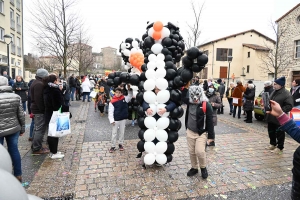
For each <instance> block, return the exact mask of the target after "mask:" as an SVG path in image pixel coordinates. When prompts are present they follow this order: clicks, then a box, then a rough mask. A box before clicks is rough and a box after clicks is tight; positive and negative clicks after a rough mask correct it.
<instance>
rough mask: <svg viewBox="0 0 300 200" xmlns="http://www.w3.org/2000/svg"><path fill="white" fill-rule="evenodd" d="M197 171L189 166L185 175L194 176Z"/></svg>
mask: <svg viewBox="0 0 300 200" xmlns="http://www.w3.org/2000/svg"><path fill="white" fill-rule="evenodd" d="M197 173H198V169H194V168H191V169H190V170H189V171H188V173H187V176H194V175H196V174H197Z"/></svg>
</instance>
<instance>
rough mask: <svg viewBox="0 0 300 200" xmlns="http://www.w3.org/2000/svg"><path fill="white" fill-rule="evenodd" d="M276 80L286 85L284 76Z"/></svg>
mask: <svg viewBox="0 0 300 200" xmlns="http://www.w3.org/2000/svg"><path fill="white" fill-rule="evenodd" d="M274 82H275V83H277V84H278V85H281V86H284V85H285V77H284V76H282V77H280V78H279V79H276V80H275V81H274Z"/></svg>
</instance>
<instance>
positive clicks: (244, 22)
mask: <svg viewBox="0 0 300 200" xmlns="http://www.w3.org/2000/svg"><path fill="white" fill-rule="evenodd" d="M32 1H36V0H24V31H25V32H24V50H25V54H27V53H36V50H35V48H34V46H33V44H36V42H35V41H34V40H33V39H32V38H31V36H30V33H29V31H28V26H29V25H30V18H31V16H30V13H29V12H28V11H29V10H30V9H32ZM48 1H53V0H48ZM194 2H195V3H196V5H197V4H200V5H201V4H202V3H203V2H204V1H203V0H195V1H194ZM298 3H299V0H226V1H224V0H206V1H205V6H204V10H203V14H202V16H201V29H202V34H201V39H200V43H203V42H208V41H211V40H214V39H217V38H220V37H224V36H227V35H231V34H234V33H238V32H242V31H246V30H249V29H255V30H257V31H259V32H261V33H262V34H265V35H267V36H269V37H271V38H274V35H273V32H272V30H271V28H270V26H269V23H270V21H271V20H273V21H275V20H277V19H278V18H280V17H281V16H282V15H284V14H285V13H286V12H288V11H289V10H290V9H291V8H293V7H294V6H295V5H297V4H298ZM73 11H74V12H76V13H78V14H79V15H80V17H81V18H82V19H83V21H84V23H85V27H86V28H88V34H89V35H90V36H91V38H92V41H91V44H90V45H91V46H92V47H93V52H100V51H101V48H103V47H107V46H111V47H114V48H117V49H118V47H119V44H120V43H121V42H122V41H123V40H125V39H126V38H127V37H135V38H139V39H141V38H142V35H143V34H144V33H145V31H146V24H147V21H157V20H159V21H162V22H168V21H170V22H174V23H177V24H178V25H179V27H180V32H181V34H182V36H183V37H184V38H186V36H187V34H186V31H187V25H186V23H193V22H194V18H193V12H192V10H191V5H190V1H189V0H151V1H149V0H147V1H145V0H78V5H77V6H76V7H74V8H73Z"/></svg>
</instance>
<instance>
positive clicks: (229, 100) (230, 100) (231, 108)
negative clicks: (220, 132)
mask: <svg viewBox="0 0 300 200" xmlns="http://www.w3.org/2000/svg"><path fill="white" fill-rule="evenodd" d="M227 99H228V103H229V108H230V111H229V112H230V113H232V112H233V104H232V101H233V99H232V98H227Z"/></svg>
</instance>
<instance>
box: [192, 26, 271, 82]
mask: <svg viewBox="0 0 300 200" xmlns="http://www.w3.org/2000/svg"><path fill="white" fill-rule="evenodd" d="M274 44H275V41H274V40H272V39H271V38H269V37H267V36H265V35H263V34H261V33H259V32H258V31H256V30H254V29H251V30H248V31H244V32H241V33H237V34H233V35H230V36H226V37H223V38H220V39H217V40H213V41H210V42H207V43H205V44H202V45H200V46H198V48H199V49H200V50H201V51H203V52H204V53H205V54H206V55H207V56H208V63H207V64H206V68H205V69H204V70H202V71H201V72H200V74H199V75H200V78H203V79H207V78H212V79H214V80H216V79H218V78H223V79H225V80H226V82H227V79H228V76H229V79H230V80H229V82H231V81H236V80H242V81H246V80H255V81H265V80H268V79H270V77H269V75H268V73H265V72H263V70H262V67H261V66H262V61H261V56H262V55H264V54H268V52H269V48H267V47H266V46H267V45H270V46H274ZM228 56H232V57H233V59H232V61H231V62H230V64H229V62H228ZM229 66H230V67H229Z"/></svg>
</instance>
